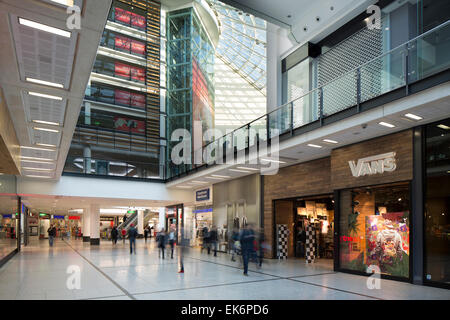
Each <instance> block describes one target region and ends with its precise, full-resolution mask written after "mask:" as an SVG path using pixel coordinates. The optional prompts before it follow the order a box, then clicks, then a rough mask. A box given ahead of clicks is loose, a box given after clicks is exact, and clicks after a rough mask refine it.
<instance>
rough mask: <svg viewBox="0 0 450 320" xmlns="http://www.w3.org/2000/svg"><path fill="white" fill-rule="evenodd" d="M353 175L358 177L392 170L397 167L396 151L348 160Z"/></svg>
mask: <svg viewBox="0 0 450 320" xmlns="http://www.w3.org/2000/svg"><path fill="white" fill-rule="evenodd" d="M348 164H349V166H350V170H351V171H352V175H353V176H354V177H356V178H358V177H362V176H365V175H374V174H377V173H380V174H382V173H384V172H392V171H395V169H396V168H397V164H396V160H395V152H389V153H383V154H379V155H376V156H371V157H366V158H362V159H359V160H358V162H357V163H355V161H349V162H348Z"/></svg>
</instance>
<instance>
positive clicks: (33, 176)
mask: <svg viewBox="0 0 450 320" xmlns="http://www.w3.org/2000/svg"><path fill="white" fill-rule="evenodd" d="M25 177H30V178H45V179H51V178H52V177H48V176H37V175H33V174H27V175H25Z"/></svg>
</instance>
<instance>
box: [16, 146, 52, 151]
mask: <svg viewBox="0 0 450 320" xmlns="http://www.w3.org/2000/svg"><path fill="white" fill-rule="evenodd" d="M20 148H21V149H30V150H42V151H56V150H53V149H45V148H35V147H24V146H20Z"/></svg>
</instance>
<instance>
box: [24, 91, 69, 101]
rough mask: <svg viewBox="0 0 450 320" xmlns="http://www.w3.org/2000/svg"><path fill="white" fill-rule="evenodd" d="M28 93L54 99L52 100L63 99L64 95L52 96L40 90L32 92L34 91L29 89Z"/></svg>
mask: <svg viewBox="0 0 450 320" xmlns="http://www.w3.org/2000/svg"><path fill="white" fill-rule="evenodd" d="M28 94H29V95H30V96H35V97H40V98H46V99H52V100H58V101H62V99H63V98H62V97H57V96H51V95H49V94H43V93H39V92H32V91H28Z"/></svg>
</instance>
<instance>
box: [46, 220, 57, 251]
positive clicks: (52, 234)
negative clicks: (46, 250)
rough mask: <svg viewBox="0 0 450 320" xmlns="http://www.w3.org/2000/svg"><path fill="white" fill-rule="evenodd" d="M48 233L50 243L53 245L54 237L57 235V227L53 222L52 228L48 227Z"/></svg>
mask: <svg viewBox="0 0 450 320" xmlns="http://www.w3.org/2000/svg"><path fill="white" fill-rule="evenodd" d="M47 233H48V243H49V244H50V247H53V239H54V238H55V236H56V228H55V227H54V226H53V224H51V225H50V228H48V230H47Z"/></svg>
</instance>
